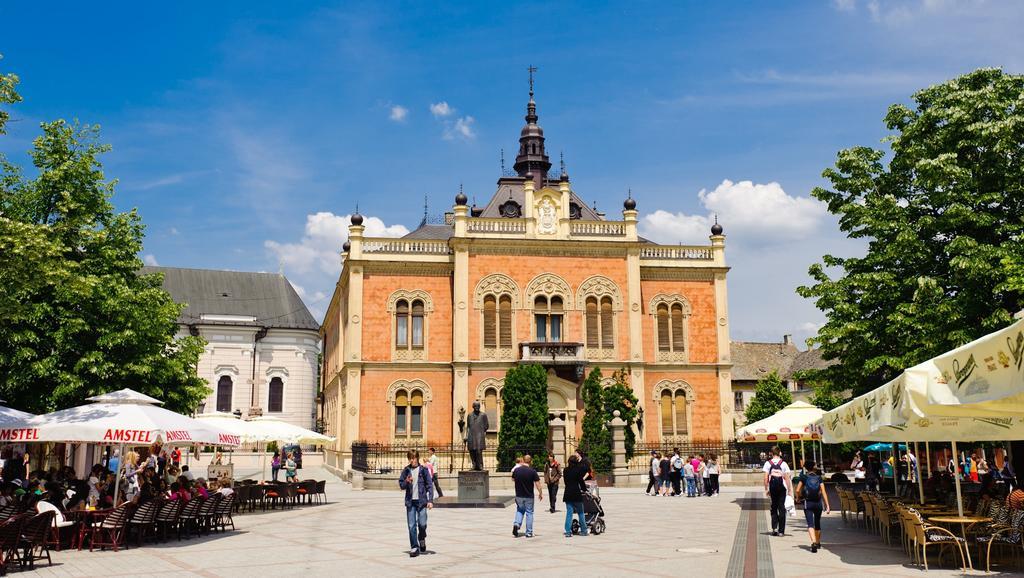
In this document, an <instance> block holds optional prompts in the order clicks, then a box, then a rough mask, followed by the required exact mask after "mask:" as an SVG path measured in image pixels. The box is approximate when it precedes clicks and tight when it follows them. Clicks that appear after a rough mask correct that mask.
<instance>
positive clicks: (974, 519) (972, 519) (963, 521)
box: [928, 516, 992, 570]
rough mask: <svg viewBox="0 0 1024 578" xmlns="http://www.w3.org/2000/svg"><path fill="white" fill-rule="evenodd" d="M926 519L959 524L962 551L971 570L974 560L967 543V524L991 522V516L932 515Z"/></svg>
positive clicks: (940, 522) (939, 522) (938, 522)
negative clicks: (962, 538)
mask: <svg viewBox="0 0 1024 578" xmlns="http://www.w3.org/2000/svg"><path fill="white" fill-rule="evenodd" d="M928 521H929V522H935V523H936V524H949V525H953V524H960V532H961V533H962V534H963V536H964V551H965V552H966V553H967V565H968V566H969V567H970V568H971V569H972V570H973V569H974V562H972V561H971V548H970V545H969V544H968V543H967V524H978V523H982V522H991V521H992V518H989V517H986V516H933V517H931V518H928Z"/></svg>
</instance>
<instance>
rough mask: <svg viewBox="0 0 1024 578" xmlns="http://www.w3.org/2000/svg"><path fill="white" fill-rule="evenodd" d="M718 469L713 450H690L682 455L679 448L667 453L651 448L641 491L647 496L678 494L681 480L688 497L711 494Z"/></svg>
mask: <svg viewBox="0 0 1024 578" xmlns="http://www.w3.org/2000/svg"><path fill="white" fill-rule="evenodd" d="M719 472H720V469H719V465H718V456H717V455H715V454H707V455H706V456H705V455H704V454H697V455H696V456H694V455H692V454H691V455H689V456H688V457H686V458H685V459H684V458H683V456H682V455H681V454H680V453H679V448H672V455H671V456H670V455H668V454H665V455H662V454H661V453H659V452H657V451H654V450H652V451H651V469H650V472H649V481H648V482H647V490H645V492H646V493H647V495H649V496H681V495H682V486H683V484H684V483H685V484H686V497H688V498H695V497H697V496H701V495H703V496H709V497H710V496H714V495H716V494H718V488H719V486H718V476H719Z"/></svg>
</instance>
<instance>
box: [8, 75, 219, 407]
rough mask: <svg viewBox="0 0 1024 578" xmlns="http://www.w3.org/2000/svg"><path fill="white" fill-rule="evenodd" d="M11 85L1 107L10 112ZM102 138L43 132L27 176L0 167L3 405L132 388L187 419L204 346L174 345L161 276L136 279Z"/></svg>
mask: <svg viewBox="0 0 1024 578" xmlns="http://www.w3.org/2000/svg"><path fill="white" fill-rule="evenodd" d="M9 78H10V77H0V79H9ZM7 83H8V80H0V98H2V99H3V101H4V102H7V103H11V102H16V100H17V99H16V98H12V97H11V95H10V94H11V92H12V91H13V86H11V87H10V90H8V88H7V87H8V84H7ZM5 118H6V117H0V123H2V121H3V120H5ZM0 127H2V124H0ZM98 135H99V129H98V128H97V127H91V126H78V125H77V124H69V123H67V122H65V121H61V120H59V121H55V122H47V123H43V124H42V135H41V136H39V137H38V138H36V139H35V141H34V143H33V148H32V150H31V151H30V155H31V159H32V169H33V176H32V177H26V176H25V175H24V173H23V171H22V170H21V169H20V168H19V167H17V166H15V165H13V164H11V163H9V162H8V161H7V160H6V159H0V286H3V291H2V292H0V396H2V397H3V398H4V399H5V400H6V401H7V403H8V404H10V405H13V406H15V407H18V408H20V409H24V410H26V411H32V412H38V413H42V412H47V411H52V410H54V409H59V408H64V407H69V406H72V405H76V404H79V403H83V402H84V400H85V398H86V397H89V396H92V395H96V394H99V393H103V392H106V391H112V390H116V389H121V388H124V387H131V388H133V389H135V390H138V391H141V392H142V393H145V394H148V395H151V396H154V397H157V398H160V399H162V400H163V401H164V402H165V403H166V407H168V408H169V409H172V410H175V411H181V412H190V411H193V410H194V409H195V407H196V406H197V405H198V404H199V402H201V401H202V399H203V398H205V397H206V395H208V393H209V388H207V387H206V385H205V382H204V381H203V380H201V379H199V377H198V376H197V375H196V365H197V363H198V361H199V356H200V355H201V354H202V351H203V342H202V340H201V339H200V338H197V337H185V338H181V339H176V338H175V336H176V334H177V332H178V326H177V323H176V320H177V317H178V314H179V313H180V311H181V306H180V305H178V304H176V303H174V301H173V300H172V299H171V297H170V295H169V294H168V293H167V292H166V291H164V290H163V288H162V287H161V278H160V276H158V275H138V271H139V268H140V267H141V266H142V262H141V261H140V260H139V258H138V253H139V251H141V250H142V238H143V225H142V223H141V220H140V219H139V216H138V215H137V214H136V213H135V211H130V212H127V213H116V212H114V208H113V206H112V204H111V203H110V198H111V196H112V195H113V193H114V184H115V183H114V182H113V181H107V180H106V178H105V176H104V174H103V171H102V166H101V164H100V161H99V157H100V155H101V154H102V153H104V152H106V151H107V150H109V147H108V146H106V145H102V144H100V143H99V142H98Z"/></svg>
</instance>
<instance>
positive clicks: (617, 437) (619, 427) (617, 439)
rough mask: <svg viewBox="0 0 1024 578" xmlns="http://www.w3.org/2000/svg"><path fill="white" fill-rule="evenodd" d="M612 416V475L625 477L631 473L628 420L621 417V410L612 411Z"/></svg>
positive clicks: (610, 423) (609, 424) (610, 426)
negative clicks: (627, 454) (627, 435)
mask: <svg viewBox="0 0 1024 578" xmlns="http://www.w3.org/2000/svg"><path fill="white" fill-rule="evenodd" d="M612 416H613V417H612V420H611V421H610V422H608V427H609V429H611V433H612V475H613V476H614V477H615V478H622V479H625V478H626V476H627V475H628V474H629V468H628V467H627V465H626V431H625V430H626V421H625V420H623V419H622V418H621V417H619V416H620V413H619V410H615V411H614V412H612Z"/></svg>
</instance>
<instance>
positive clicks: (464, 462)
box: [352, 440, 547, 476]
mask: <svg viewBox="0 0 1024 578" xmlns="http://www.w3.org/2000/svg"><path fill="white" fill-rule="evenodd" d="M429 448H434V451H435V455H436V456H437V459H438V467H437V469H438V473H439V474H453V473H455V472H457V471H460V470H469V469H472V467H473V461H472V460H471V459H470V457H469V451H468V450H466V448H465V445H464V444H462V443H427V442H421V441H416V440H410V441H407V442H397V443H395V442H393V443H387V444H384V443H371V442H365V441H357V442H353V443H352V469H353V470H357V471H360V472H363V473H366V474H383V475H387V474H394V475H396V476H397V475H398V474H399V473H400V472H401V471H402V468H404V467H405V466H406V465H408V464H409V458H408V451H409V450H411V449H415V450H417V451H419V453H420V461H425V460H426V459H427V458H428V457H430V452H429ZM511 451H512V452H513V453H514V454H515V455H524V454H530V455H541V454H545V453H546V452H547V449H546V448H542V447H541V448H534V447H528V448H527V447H524V448H512V450H511ZM483 458H484V469H485V470H488V471H491V472H496V471H498V445H497V444H496V443H495V444H489V447H488V448H487V449H486V450H484V455H483ZM534 463H537V462H534Z"/></svg>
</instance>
